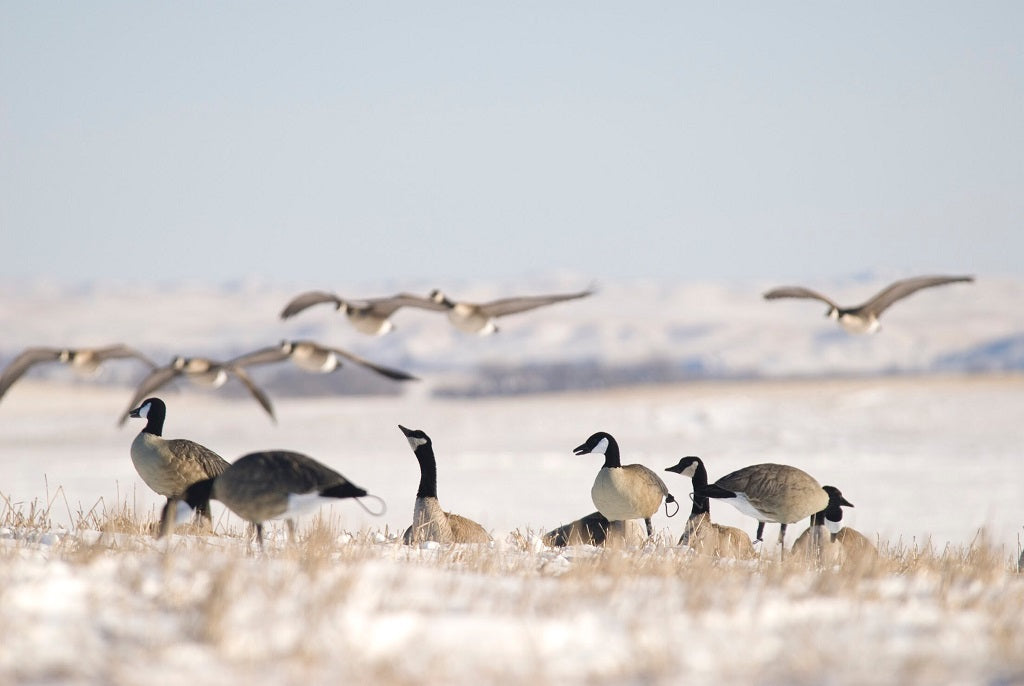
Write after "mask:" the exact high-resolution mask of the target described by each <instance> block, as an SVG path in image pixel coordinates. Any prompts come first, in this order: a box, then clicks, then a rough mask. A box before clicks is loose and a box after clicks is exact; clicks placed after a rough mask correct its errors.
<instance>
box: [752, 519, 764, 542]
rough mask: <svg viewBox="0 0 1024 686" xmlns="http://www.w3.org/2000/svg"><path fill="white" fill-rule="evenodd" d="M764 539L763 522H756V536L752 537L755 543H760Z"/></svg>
mask: <svg viewBox="0 0 1024 686" xmlns="http://www.w3.org/2000/svg"><path fill="white" fill-rule="evenodd" d="M763 541H764V522H758V523H757V538H755V539H754V542H755V543H761V542H763Z"/></svg>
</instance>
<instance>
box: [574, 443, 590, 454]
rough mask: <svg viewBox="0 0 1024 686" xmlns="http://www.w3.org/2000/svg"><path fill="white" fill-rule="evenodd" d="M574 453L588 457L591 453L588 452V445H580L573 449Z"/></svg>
mask: <svg viewBox="0 0 1024 686" xmlns="http://www.w3.org/2000/svg"><path fill="white" fill-rule="evenodd" d="M572 452H573V454H574V455H586V454H588V453H589V452H590V451H589V450H587V445H586V444H585V443H584V444H583V445H578V446H576V447H575V448H573V449H572Z"/></svg>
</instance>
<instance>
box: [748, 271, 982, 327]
mask: <svg viewBox="0 0 1024 686" xmlns="http://www.w3.org/2000/svg"><path fill="white" fill-rule="evenodd" d="M961 281H967V282H970V281H974V277H973V276H917V277H914V278H911V279H904V280H902V281H896V282H895V283H893V284H891V285H889V286H887V287H885V288H883V289H882V290H881V291H879V292H878V294H876V295H875V296H874V297H873V298H871V299H870V300H868V301H867V302H865V303H863V304H861V305H857V306H856V307H840V306H839V305H837V304H836V303H834V302H833V301H832V300H831V299H829V298H827V297H825V296H824V295H822V294H821V293H818V292H816V291H812V290H811V289H809V288H804V287H802V286H785V287H783V288H775V289H773V290H770V291H768V292H767V293H765V294H764V297H765V300H776V299H778V298H811V299H814V300H820V301H822V302H823V303H825V304H826V305H828V311H827V312H826V315H827V316H828V317H829V318H830V319H836V320H838V321H839V323H840V325H842V327H843V328H844V329H846V331H848V332H849V333H874V332H876V331H877V330H878V327H879V323H878V318H879V316H881V314H882V312H884V311H885V309H886V308H888V307H889V306H890V305H892V304H893V303H894V302H896V301H897V300H901V299H903V298H906V297H907V296H908V295H910V294H911V293H915V292H917V291H919V290H921V289H922V288H930V287H932V286H941V285H942V284H946V283H957V282H961Z"/></svg>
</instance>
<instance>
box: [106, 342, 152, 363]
mask: <svg viewBox="0 0 1024 686" xmlns="http://www.w3.org/2000/svg"><path fill="white" fill-rule="evenodd" d="M93 355H94V356H95V357H96V359H97V360H100V361H103V360H114V359H122V358H126V357H134V358H135V359H137V360H141V361H142V362H145V363H146V364H147V365H149V368H150V369H156V363H155V362H153V360H151V359H149V358H148V357H146V356H145V355H143V354H142V353H140V352H139V351H138V350H136V349H135V348H131V347H129V346H127V345H122V344H120V343H119V344H117V345H110V346H107V347H105V348H97V349H96V350H94V351H93Z"/></svg>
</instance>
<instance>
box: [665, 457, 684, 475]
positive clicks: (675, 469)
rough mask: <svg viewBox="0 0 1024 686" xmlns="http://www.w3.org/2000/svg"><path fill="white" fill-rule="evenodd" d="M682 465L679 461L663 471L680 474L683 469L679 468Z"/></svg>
mask: <svg viewBox="0 0 1024 686" xmlns="http://www.w3.org/2000/svg"><path fill="white" fill-rule="evenodd" d="M682 464H683V461H682V460H680V461H679V462H677V463H675V464H674V465H672V466H671V467H665V471H666V472H675V473H676V474H681V473H682V471H683V468H682V466H681V465H682Z"/></svg>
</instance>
